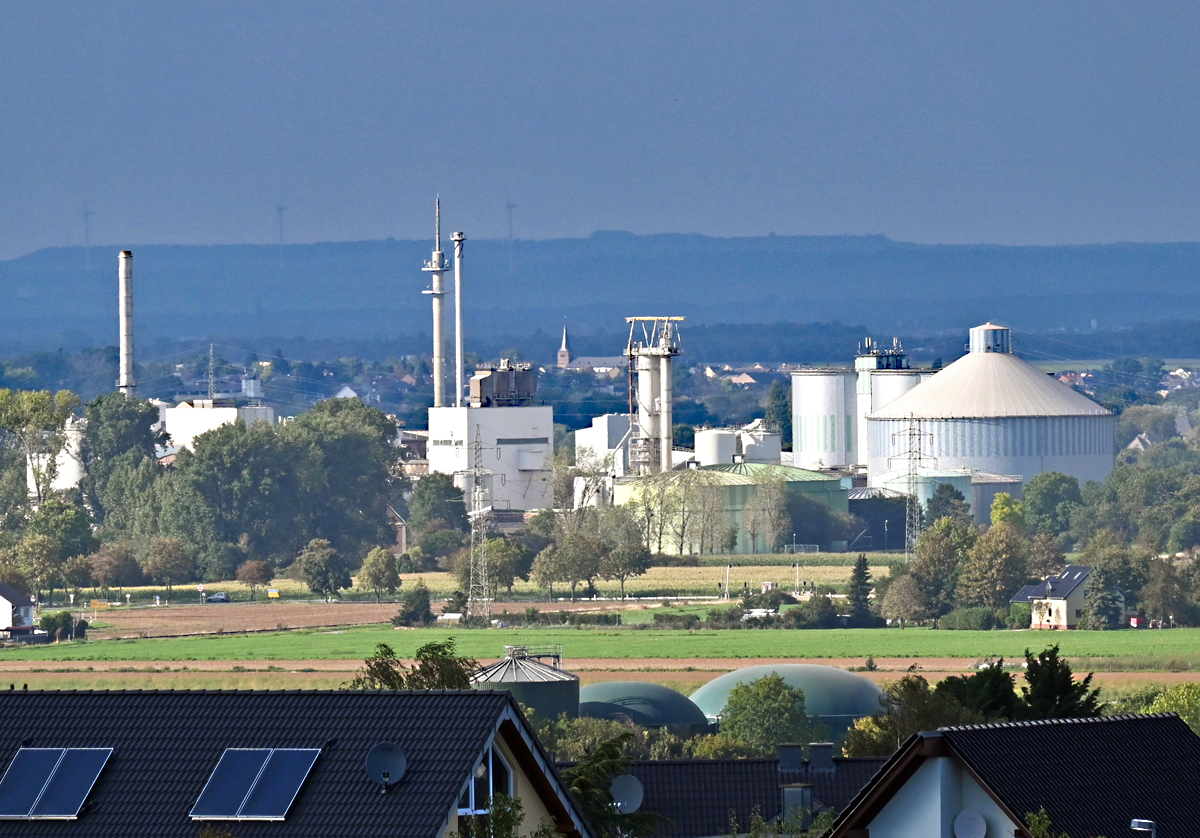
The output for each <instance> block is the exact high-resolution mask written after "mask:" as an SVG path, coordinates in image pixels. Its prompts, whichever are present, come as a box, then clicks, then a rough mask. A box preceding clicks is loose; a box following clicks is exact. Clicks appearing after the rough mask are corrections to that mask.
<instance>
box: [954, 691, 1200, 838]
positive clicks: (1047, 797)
mask: <svg viewBox="0 0 1200 838" xmlns="http://www.w3.org/2000/svg"><path fill="white" fill-rule="evenodd" d="M942 735H943V736H944V737H945V739H946V740H947V741H948V742H949V743H950V746H951V747H952V748H953V749H954V751H955V752H956V753H957V754H958V755H959V756H961V757H962V759H963V761H964V762H966V763H967V765H969V766H970V767H971V768H972V769H973V770H974V771H975V772H976V773H977V774H979V776H980V777H981V778H982V779H983V780H984V782H985V783H986V784H987V785H988V787H989V788H990V789H991V790H992V791H993V792H994V793H995V794H996V795H997V796H998V797H999V798H1000V799H1001V800H1003V801H1004V803H1005V804H1006V805H1007V806H1008V808H1009V809H1010V810H1011V811H1012V812H1014V813H1016V814H1017V815H1018V816H1019V817H1022V818H1023V817H1024V815H1025V814H1026V813H1027V812H1036V811H1037V810H1038V809H1040V808H1041V807H1043V806H1045V807H1046V812H1047V813H1048V814H1049V815H1050V821H1051V823H1053V824H1054V830H1055V834H1057V833H1058V832H1066V833H1067V834H1069V835H1079V836H1084V835H1127V834H1129V821H1130V820H1131V819H1133V818H1145V819H1147V820H1152V821H1155V822H1157V823H1158V833H1159V834H1160V835H1164V836H1165V835H1195V834H1196V833H1197V824H1200V791H1198V790H1200V737H1198V736H1196V734H1195V733H1193V732H1192V730H1191V728H1189V727H1188V726H1187V725H1186V724H1185V723H1184V722H1183V721H1182V720H1181V719H1180V718H1179V717H1178V716H1176V715H1175V714H1173V713H1169V714H1168V713H1160V714H1155V715H1151V716H1115V717H1109V718H1099V719H1056V720H1052V721H1046V722H1019V723H1016V724H1004V725H976V726H972V727H962V728H948V729H946V730H944V731H942Z"/></svg>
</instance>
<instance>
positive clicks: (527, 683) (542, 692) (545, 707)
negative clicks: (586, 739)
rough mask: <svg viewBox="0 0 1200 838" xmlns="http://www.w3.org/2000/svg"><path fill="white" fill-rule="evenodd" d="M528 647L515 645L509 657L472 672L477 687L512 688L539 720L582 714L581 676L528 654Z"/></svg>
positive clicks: (514, 694)
mask: <svg viewBox="0 0 1200 838" xmlns="http://www.w3.org/2000/svg"><path fill="white" fill-rule="evenodd" d="M524 648H525V647H515V648H513V649H512V650H510V651H509V655H508V657H506V658H504V659H503V660H499V661H497V662H496V663H493V664H492V665H491V666H485V667H484V668H483V669H481V670H479V671H478V672H476V673H475V674H474V675H472V676H471V686H472V687H474V688H475V689H477V690H508V691H509V692H510V693H512V695H513V698H515V699H516V700H517V701H518V702H519V703H520V704H521V706H522V707H527V708H529V709H530V710H532V711H533V712H534V714H535V715H536V717H537V719H538V720H539V721H547V720H550V719H557V718H558V717H559V716H561V715H562V714H563V713H566V714H567V717H568V718H571V719H573V718H575V717H576V716H578V715H579V676H578V675H575V674H573V673H571V672H564V671H562V670H561V669H555V668H554V667H552V666H547V665H546V664H544V663H542V662H541V661H539V660H537V659H535V658H530V657H527V656H526V655H525V652H524Z"/></svg>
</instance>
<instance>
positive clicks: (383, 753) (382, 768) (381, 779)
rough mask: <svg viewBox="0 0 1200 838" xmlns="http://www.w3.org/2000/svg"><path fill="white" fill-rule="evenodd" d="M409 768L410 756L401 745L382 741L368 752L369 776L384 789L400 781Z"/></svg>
mask: <svg viewBox="0 0 1200 838" xmlns="http://www.w3.org/2000/svg"><path fill="white" fill-rule="evenodd" d="M407 769H408V757H406V756H405V755H404V749H403V748H401V747H400V746H399V745H393V744H392V743H390V742H380V743H379V744H377V745H373V746H371V750H369V751H368V752H367V776H368V777H370V778H371V779H372V780H373V781H375V782H376V783H378V784H379V785H381V786H383V790H384V791H387V788H388V786H394V785H396V783H398V782H400V779H401V778H402V777H403V776H404V772H405V770H407Z"/></svg>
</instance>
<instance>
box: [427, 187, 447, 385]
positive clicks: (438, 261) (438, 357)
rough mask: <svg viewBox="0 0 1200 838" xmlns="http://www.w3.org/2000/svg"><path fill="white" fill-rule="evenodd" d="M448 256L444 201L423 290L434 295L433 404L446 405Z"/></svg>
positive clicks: (436, 207)
mask: <svg viewBox="0 0 1200 838" xmlns="http://www.w3.org/2000/svg"><path fill="white" fill-rule="evenodd" d="M446 267H447V265H446V257H445V254H443V253H442V202H441V199H438V201H437V203H436V204H435V205H434V240H433V257H432V258H431V259H430V260H429V261H428V262H426V263H425V267H424V268H422V270H424V271H428V272H429V273H430V274H432V275H433V282H432V283H431V287H430V288H428V289H426V290H425V291H423V292H422V293H423V294H428V295H429V296H431V297H433V406H434V407H445V406H446V344H445V341H444V340H443V338H442V304H443V303H442V300H443V298H444V297H445V296H446V287H445V284H444V283H443V281H442V275H443V274H444V273H445V271H446Z"/></svg>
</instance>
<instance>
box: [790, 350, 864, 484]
mask: <svg viewBox="0 0 1200 838" xmlns="http://www.w3.org/2000/svg"><path fill="white" fill-rule="evenodd" d="M856 381H857V374H856V373H855V372H854V371H853V370H796V371H795V372H793V373H792V464H793V465H795V466H796V467H797V468H806V469H820V468H837V467H841V466H850V465H854V452H855V436H856V434H855V420H854V414H855V408H856V405H857V401H858V396H857V393H856V389H855V387H856Z"/></svg>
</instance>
